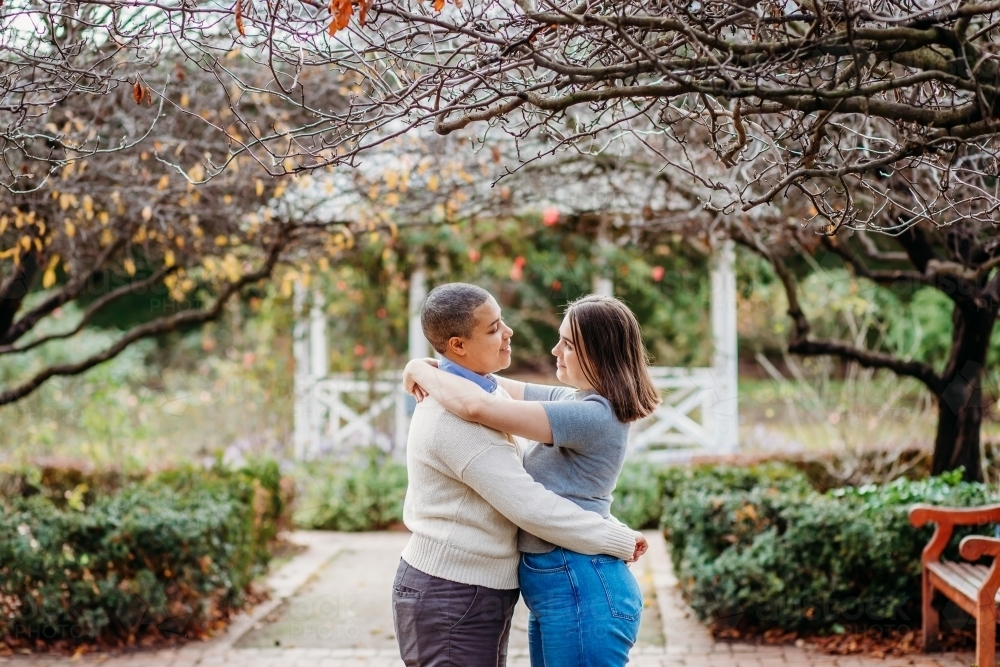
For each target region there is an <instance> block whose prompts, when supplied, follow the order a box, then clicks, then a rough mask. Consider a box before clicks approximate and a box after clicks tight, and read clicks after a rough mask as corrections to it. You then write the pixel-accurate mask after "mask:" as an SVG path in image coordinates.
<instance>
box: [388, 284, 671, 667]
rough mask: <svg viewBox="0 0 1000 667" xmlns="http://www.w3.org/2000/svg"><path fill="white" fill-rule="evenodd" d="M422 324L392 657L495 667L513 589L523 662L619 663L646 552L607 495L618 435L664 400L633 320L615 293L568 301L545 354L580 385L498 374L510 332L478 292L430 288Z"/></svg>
mask: <svg viewBox="0 0 1000 667" xmlns="http://www.w3.org/2000/svg"><path fill="white" fill-rule="evenodd" d="M420 322H421V326H422V328H423V332H424V335H425V336H426V337H427V339H428V340H429V341H430V343H431V345H433V346H434V349H435V350H437V351H438V353H440V354H441V356H442V357H443V359H442V360H441V361H440V362H435V361H434V360H433V359H418V360H413V361H410V363H409V364H408V365H407V366H406V370H405V372H404V377H403V381H404V383H405V385H406V389H407V391H408V392H410V393H411V394H412V395H414V396H415V397H416V398H417V400H418V402H419V404H418V405H417V408H416V410H415V412H414V414H413V421H412V422H411V425H410V434H409V441H408V444H407V451H406V459H407V469H408V471H409V486H408V488H407V491H406V501H405V505H404V510H403V518H404V522H405V523H406V526H407V528H409V529H410V531H411V532H412V533H413V535H412V537H411V538H410V541H409V543H408V544H407V545H406V548H405V549H404V550H403V554H402V559H401V560H400V563H399V569H398V570H397V572H396V578H395V581H394V582H393V590H392V607H393V619H394V621H395V626H396V639H397V641H398V642H399V648H400V654H401V655H402V657H403V661H404V662H405V664H406V665H407V666H408V667H416V666H417V665H419V666H420V667H443V666H446V665H447V666H449V667H450V666H455V667H502V666H503V665H505V664H506V656H507V640H508V638H509V635H510V627H511V618H512V616H513V612H514V605H515V604H516V603H517V599H518V595H519V591H518V588H519V587H520V594H521V595H523V596H524V600H525V604H526V605H527V607H528V609H529V611H530V616H529V628H528V640H529V651H530V656H531V664H532V667H578V666H579V667H583V666H602V667H603V666H607V667H611V666H618V665H624V664H625V663H627V662H628V653H629V649H630V648H631V647H632V645H633V644H634V643H635V640H636V636H637V634H638V631H639V619H640V615H641V613H642V604H643V601H642V592H641V591H640V589H639V586H638V585H637V583H636V581H635V578H634V577H633V576H632V573H631V572H630V571H629V569H628V568H627V567H626V565H625V563H626V562H631V561H633V560H635V559H637V558H638V557H639V556H641V555H642V554H643V553H644V552H645V551H646V547H647V545H646V540H645V539H644V538H643V536H642V534H641V533H637V532H635V531H633V530H631V529H630V528H629V527H628V526H625V525H623V524H621V523H619V522H618V521H617V520H616V519H614V518H613V517H611V515H610V507H611V492H612V491H613V490H614V488H615V482H616V481H617V479H618V475H619V473H620V472H621V469H622V463H623V462H624V459H625V448H626V444H627V441H628V431H629V425H630V424H631V423H632V422H633V421H635V420H637V419H640V418H642V417H644V416H646V415H648V414H649V413H651V412H652V411H653V409H654V408H655V406H656V404H657V403H658V402H659V400H660V399H659V394H658V392H657V391H656V389H655V387H654V386H653V383H652V381H651V380H650V377H649V373H648V371H647V368H646V352H645V349H644V348H643V345H642V339H641V336H640V330H639V325H638V323H637V322H636V319H635V316H634V315H633V314H632V312H631V311H630V310H629V309H628V307H627V306H625V305H624V304H623V303H622V302H620V301H618V300H616V299H613V298H610V297H600V296H588V297H585V298H583V299H580V300H578V301H575V302H573V303H571V304H570V305H569V307H568V309H567V311H566V316H565V318H564V320H563V322H562V325H561V326H560V327H559V343H558V344H557V345H556V346H555V348H554V349H553V350H552V354H553V355H555V357H556V369H557V370H556V376H557V377H558V378H559V380H560V381H561V382H563V383H565V384H567V385H571V386H572V387H575V389H571V388H569V387H550V386H544V385H536V384H526V383H524V382H516V381H514V380H509V379H506V378H503V377H500V376H497V375H494V373H496V372H497V371H500V370H502V369H504V368H507V367H508V366H510V360H511V347H510V340H511V336H513V334H514V332H513V331H512V330H511V329H510V327H508V326H507V325H506V324H504V322H503V319H502V317H501V312H500V306H499V305H498V304H497V302H496V300H495V299H494V298H493V297H492V296H491V295H490V294H489V292H487V291H486V290H484V289H482V288H480V287H476V286H474V285H468V284H465V283H449V284H446V285H441V286H439V287H437V288H435V289H434V290H432V291H431V293H430V294H429V295H428V296H427V300H426V301H425V302H424V305H423V308H422V310H421V312H420ZM515 436H516V437H515ZM517 437H519V438H525V439H527V440H530V441H533V442H532V443H531V444H530V445H528V446H527V447H522V443H520V442H519V441H518V439H517ZM518 529H520V530H518Z"/></svg>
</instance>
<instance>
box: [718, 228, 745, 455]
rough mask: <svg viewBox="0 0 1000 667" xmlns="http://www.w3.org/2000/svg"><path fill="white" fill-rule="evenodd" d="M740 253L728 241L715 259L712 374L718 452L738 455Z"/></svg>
mask: <svg viewBox="0 0 1000 667" xmlns="http://www.w3.org/2000/svg"><path fill="white" fill-rule="evenodd" d="M735 266H736V251H735V249H734V245H733V242H732V240H730V239H726V240H725V241H723V242H722V244H721V246H720V247H719V248H718V249H717V250H716V252H715V255H714V257H713V258H712V348H713V358H712V372H713V374H714V376H715V388H716V390H715V393H716V396H715V401H714V402H713V404H712V433H713V439H714V440H715V449H716V450H717V451H719V452H732V451H735V450H736V448H737V446H738V445H739V416H738V415H739V412H738V410H737V406H738V400H737V377H738V372H739V370H738V367H737V356H736V268H735Z"/></svg>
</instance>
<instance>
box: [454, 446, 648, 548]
mask: <svg viewBox="0 0 1000 667" xmlns="http://www.w3.org/2000/svg"><path fill="white" fill-rule="evenodd" d="M479 431H480V434H481V437H482V439H483V442H482V445H483V446H482V449H481V451H479V452H477V453H476V455H475V456H474V457H472V458H471V459H466V461H464V462H463V463H464V466H463V467H462V468H461V469H460V470H456V471H455V472H457V473H458V475H459V477H460V479H461V480H462V481H463V482H465V483H466V484H468V485H469V487H470V488H472V490H474V491H475V492H476V493H478V494H479V495H480V496H482V497H483V499H484V500H485V501H486V502H488V503H489V504H490V505H492V506H493V507H494V508H495V509H496V510H497V511H498V512H500V513H501V514H503V515H504V516H505V517H507V518H508V519H509V520H510V521H511V522H512V523H514V524H515V525H517V526H518V527H519V528H522V529H524V530H526V531H528V532H529V533H531V534H532V535H536V536H538V537H540V538H542V539H544V540H546V541H548V542H551V543H553V544H557V545H559V546H561V547H564V548H566V549H569V550H571V551H576V552H577V553H582V554H587V555H592V554H609V555H611V556H615V557H617V558H621V559H622V560H629V559H631V558H632V554H633V553H634V552H635V533H634V531H632V530H631V529H630V528H629V527H628V526H625V525H623V524H620V523H615V522H612V521H608V520H607V519H605V518H604V517H602V516H601V515H600V514H597V513H595V512H588V511H587V510H584V509H581V508H580V507H578V506H577V505H576V504H575V503H573V502H571V501H569V500H566V499H565V498H562V497H560V496H558V495H556V494H555V493H552V492H551V491H549V490H548V489H546V488H545V487H544V486H542V485H541V484H539V483H538V482H536V481H535V480H533V479H532V478H531V475H529V474H528V473H527V472H526V471H525V469H524V467H523V466H522V465H521V462H520V461H519V460H518V458H517V455H516V454H515V453H514V451H513V446H512V445H511V444H510V443H508V442H507V441H506V440H503V439H501V438H500V436H499V434H496V433H493V432H491V431H489V430H488V429H485V428H482V427H480V429H479ZM456 463H457V461H456Z"/></svg>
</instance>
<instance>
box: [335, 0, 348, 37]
mask: <svg viewBox="0 0 1000 667" xmlns="http://www.w3.org/2000/svg"><path fill="white" fill-rule="evenodd" d="M330 13H331V14H332V15H333V18H332V19H331V20H330V30H329V33H330V34H331V35H334V34H336V33H337V32H338V31H339V30H343V29H344V28H346V27H347V24H348V23H350V21H351V16H352V15H353V14H354V2H353V1H352V0H330Z"/></svg>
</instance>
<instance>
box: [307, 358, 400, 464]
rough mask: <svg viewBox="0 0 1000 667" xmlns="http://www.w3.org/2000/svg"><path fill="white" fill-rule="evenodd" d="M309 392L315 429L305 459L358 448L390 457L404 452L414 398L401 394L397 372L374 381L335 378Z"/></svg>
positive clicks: (308, 440) (339, 376)
mask: <svg viewBox="0 0 1000 667" xmlns="http://www.w3.org/2000/svg"><path fill="white" fill-rule="evenodd" d="M308 391H309V397H308V405H309V412H310V414H309V417H308V422H309V423H310V425H311V428H310V432H309V434H308V436H307V438H306V443H305V447H304V449H305V450H306V451H304V452H303V454H304V457H305V458H314V457H316V456H317V455H319V454H323V453H326V452H330V451H333V452H337V451H344V450H348V449H352V448H354V447H359V446H369V445H375V446H377V447H379V448H380V449H382V450H384V451H387V452H389V451H402V450H403V449H404V448H405V447H406V434H407V430H408V429H409V426H410V419H409V409H408V407H409V405H408V401H412V399H410V398H409V397H408V396H407V395H406V393H405V392H404V391H403V387H402V376H401V374H400V373H399V372H392V371H390V372H388V373H383V374H381V375H380V376H379V377H377V378H376V379H375V380H374V381H373V380H369V379H367V378H357V377H354V376H351V375H332V376H328V377H325V378H322V379H319V380H316V381H315V382H314V383H313V384H312V386H311V387H310V388H309V390H308Z"/></svg>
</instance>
